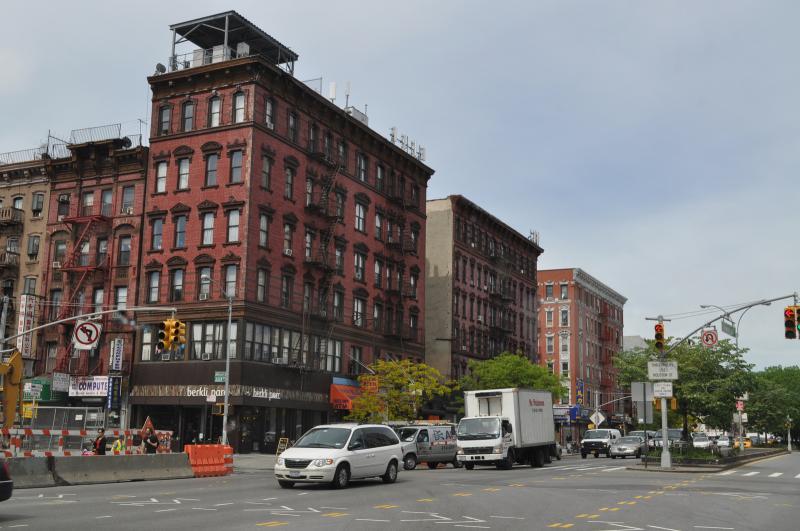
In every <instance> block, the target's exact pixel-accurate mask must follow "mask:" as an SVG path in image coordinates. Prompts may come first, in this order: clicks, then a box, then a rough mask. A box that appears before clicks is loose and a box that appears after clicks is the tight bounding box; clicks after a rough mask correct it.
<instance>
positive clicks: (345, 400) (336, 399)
mask: <svg viewBox="0 0 800 531" xmlns="http://www.w3.org/2000/svg"><path fill="white" fill-rule="evenodd" d="M360 394H361V390H360V389H359V388H358V387H355V386H352V385H341V384H335V383H334V384H331V405H332V406H333V409H339V410H346V411H352V409H353V400H354V399H355V398H358V396H359V395H360Z"/></svg>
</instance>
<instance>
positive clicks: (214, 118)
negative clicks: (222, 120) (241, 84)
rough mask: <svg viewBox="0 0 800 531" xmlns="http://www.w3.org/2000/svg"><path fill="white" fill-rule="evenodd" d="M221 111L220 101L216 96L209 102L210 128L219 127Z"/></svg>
mask: <svg viewBox="0 0 800 531" xmlns="http://www.w3.org/2000/svg"><path fill="white" fill-rule="evenodd" d="M219 109H220V99H219V97H218V96H214V97H213V98H211V99H210V100H208V126H209V127H217V126H219Z"/></svg>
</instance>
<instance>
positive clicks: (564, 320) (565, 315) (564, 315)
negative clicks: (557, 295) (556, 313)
mask: <svg viewBox="0 0 800 531" xmlns="http://www.w3.org/2000/svg"><path fill="white" fill-rule="evenodd" d="M561 326H569V310H567V309H566V308H562V309H561Z"/></svg>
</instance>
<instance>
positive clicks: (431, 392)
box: [347, 360, 455, 422]
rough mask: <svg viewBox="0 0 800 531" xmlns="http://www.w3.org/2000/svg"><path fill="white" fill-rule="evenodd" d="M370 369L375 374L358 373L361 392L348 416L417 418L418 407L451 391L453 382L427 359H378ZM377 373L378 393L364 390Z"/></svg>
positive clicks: (363, 419) (361, 419)
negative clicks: (423, 361) (368, 381)
mask: <svg viewBox="0 0 800 531" xmlns="http://www.w3.org/2000/svg"><path fill="white" fill-rule="evenodd" d="M371 369H372V370H373V371H375V374H374V376H373V375H370V374H364V375H361V376H359V378H358V380H359V384H360V385H361V389H362V393H361V395H360V396H359V397H357V398H355V399H354V400H353V410H352V411H351V412H350V414H349V415H348V416H347V419H348V420H355V421H359V422H382V421H384V420H404V421H407V420H416V419H417V417H418V413H419V408H420V406H421V405H423V404H424V403H425V402H427V401H428V400H430V399H432V398H434V397H437V396H445V395H448V394H450V393H451V392H452V391H453V389H454V388H455V383H454V382H444V377H443V376H442V374H441V373H440V372H439V371H438V370H436V369H435V368H433V367H431V366H430V365H426V364H425V363H414V362H412V361H410V360H392V361H384V360H378V361H376V362H375V363H374V364H373V365H372V366H371ZM373 377H377V378H378V388H379V391H378V393H377V394H375V393H368V392H364V391H363V389H364V388H365V387H366V385H365V381H366V380H368V379H370V378H373Z"/></svg>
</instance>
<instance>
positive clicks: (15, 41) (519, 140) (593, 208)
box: [0, 0, 800, 367]
mask: <svg viewBox="0 0 800 531" xmlns="http://www.w3.org/2000/svg"><path fill="white" fill-rule="evenodd" d="M8 4H10V5H8ZM227 9H235V10H237V11H238V12H239V13H241V14H242V15H243V16H245V17H246V18H248V19H249V20H250V21H252V22H253V23H255V24H257V25H258V26H260V27H261V28H262V29H263V30H264V31H266V32H267V33H269V34H271V35H272V36H274V37H275V38H277V39H278V40H280V41H281V42H283V43H284V44H286V45H287V46H289V47H291V48H292V49H293V50H294V51H296V52H297V53H298V54H299V55H300V60H299V62H298V64H297V67H296V71H295V73H296V75H297V77H299V78H300V79H304V80H305V79H310V78H316V77H319V76H323V77H324V85H325V86H327V83H328V82H329V81H336V82H337V85H338V89H339V90H338V95H339V100H338V103H340V104H343V95H344V94H343V93H344V86H345V84H346V83H347V82H348V81H349V82H350V84H351V99H350V102H351V104H354V105H356V106H358V107H360V108H362V109H363V107H364V105H368V114H369V118H370V125H371V126H372V127H373V128H374V129H376V130H377V131H379V132H381V133H384V134H388V131H389V128H390V127H391V126H396V127H398V129H399V130H400V131H401V132H403V133H406V134H408V135H409V136H410V137H412V138H414V139H415V140H416V141H417V142H418V143H422V144H423V145H425V146H426V147H427V151H428V163H429V164H430V165H431V166H432V167H433V168H434V169H435V170H436V174H435V175H434V176H433V178H432V179H431V181H430V185H429V189H428V197H429V198H436V197H443V196H446V195H448V194H454V193H460V194H463V195H465V196H467V197H469V198H470V199H472V200H473V201H475V202H477V203H478V204H480V205H481V206H482V207H484V208H485V209H486V210H488V211H490V212H492V213H494V214H495V215H497V216H498V217H499V218H501V219H503V220H505V221H506V222H508V223H509V224H510V225H512V226H513V227H515V228H516V229H518V230H519V231H520V232H522V233H523V234H527V233H528V231H529V230H536V231H538V232H539V233H540V234H541V242H540V243H541V245H542V246H543V247H544V249H545V253H544V254H543V255H542V258H541V261H540V268H543V269H546V268H558V267H580V268H582V269H584V270H585V271H587V272H588V273H590V274H591V275H594V276H595V277H597V278H598V279H600V280H601V281H602V282H604V283H606V284H608V285H609V286H611V287H612V288H613V289H615V290H616V291H618V292H619V293H621V294H623V295H625V296H626V297H627V298H628V303H627V304H626V306H625V334H626V335H634V334H639V335H643V336H645V337H651V336H652V323H650V322H648V321H645V320H644V318H645V317H646V316H652V315H657V314H659V313H661V314H664V315H668V314H678V313H681V314H683V313H685V312H692V311H695V310H697V309H698V306H699V305H700V304H718V305H732V304H736V303H743V302H748V301H753V300H758V299H762V298H773V297H778V296H782V295H786V294H791V293H792V292H794V291H795V290H797V289H800V288H798V284H800V252H799V251H798V249H800V217H798V215H797V206H798V204H797V203H798V201H797V199H798V188H800V180H798V178H797V175H798V171H797V169H798V165H799V164H800V149H798V148H800V136H799V135H798V133H800V121H798V112H797V111H798V104H797V101H798V98H800V90H798V82H800V62H799V61H798V60H797V57H796V56H797V51H798V49H800V48H799V47H798V37H799V36H800V33H798V31H797V20H798V19H799V18H800V17H799V16H798V15H800V3H798V2H793V1H786V2H779V1H772V2H766V3H765V2H763V0H762V1H736V0H719V1H708V0H706V1H704V2H688V1H684V2H669V1H660V2H641V1H639V0H631V1H610V0H608V1H603V2H599V1H588V0H587V1H584V2H570V1H565V0H556V1H539V0H537V1H533V0H528V1H522V2H488V1H487V2H455V1H443V0H438V1H436V2H424V1H414V0H405V1H403V2H391V3H390V2H378V1H363V2H348V1H338V2H332V1H326V2H301V1H295V2H269V1H264V0H262V1H254V2H238V1H231V2H227V3H226V2H205V1H198V0H193V1H192V2H177V1H169V2H164V1H161V2H152V1H144V0H140V1H137V2H127V3H124V2H123V3H118V2H95V1H81V2H55V1H53V2H47V3H46V4H44V5H40V4H36V6H34V5H33V4H32V3H30V2H9V3H7V4H6V5H4V7H3V19H4V21H5V24H4V28H3V38H2V39H0V72H2V74H0V76H2V77H0V97H2V98H3V102H4V103H3V105H2V106H0V151H14V150H17V149H25V148H31V147H36V146H37V145H38V144H39V143H40V142H42V141H44V140H46V137H47V132H48V130H52V131H53V132H54V133H57V134H58V135H62V136H66V135H68V134H69V131H70V130H71V129H77V128H82V127H88V126H95V125H102V124H108V123H117V122H122V123H123V127H124V128H125V130H126V131H128V132H138V123H137V120H138V119H140V118H142V119H148V116H149V115H148V109H149V104H150V103H149V95H150V92H149V88H148V85H147V81H146V79H145V77H146V76H147V75H150V74H152V73H153V71H154V67H155V64H156V63H157V62H161V63H167V57H168V55H169V43H170V38H171V35H170V32H169V30H168V26H169V24H172V23H175V22H181V21H184V20H189V19H192V18H196V17H200V16H205V15H209V14H213V13H217V12H221V11H225V10H227ZM783 306H784V302H783V301H781V302H778V303H775V304H773V305H772V306H770V307H758V308H754V309H753V310H751V311H750V312H748V314H747V315H746V316H745V317H744V319H743V320H742V333H741V337H740V342H741V344H742V345H744V346H747V347H749V348H750V349H751V351H750V353H749V354H748V359H749V360H750V361H751V362H753V363H755V364H756V365H757V366H758V367H763V366H767V365H774V364H783V365H790V364H797V363H798V360H800V341H788V340H785V339H783V311H782V310H783ZM703 322H704V318H703V316H690V317H684V318H681V319H678V320H674V321H672V322H671V323H668V324H667V332H668V334H669V335H674V336H682V335H685V334H686V333H688V332H689V331H691V330H692V329H694V328H696V327H697V326H699V325H701V324H702V323H703Z"/></svg>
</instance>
